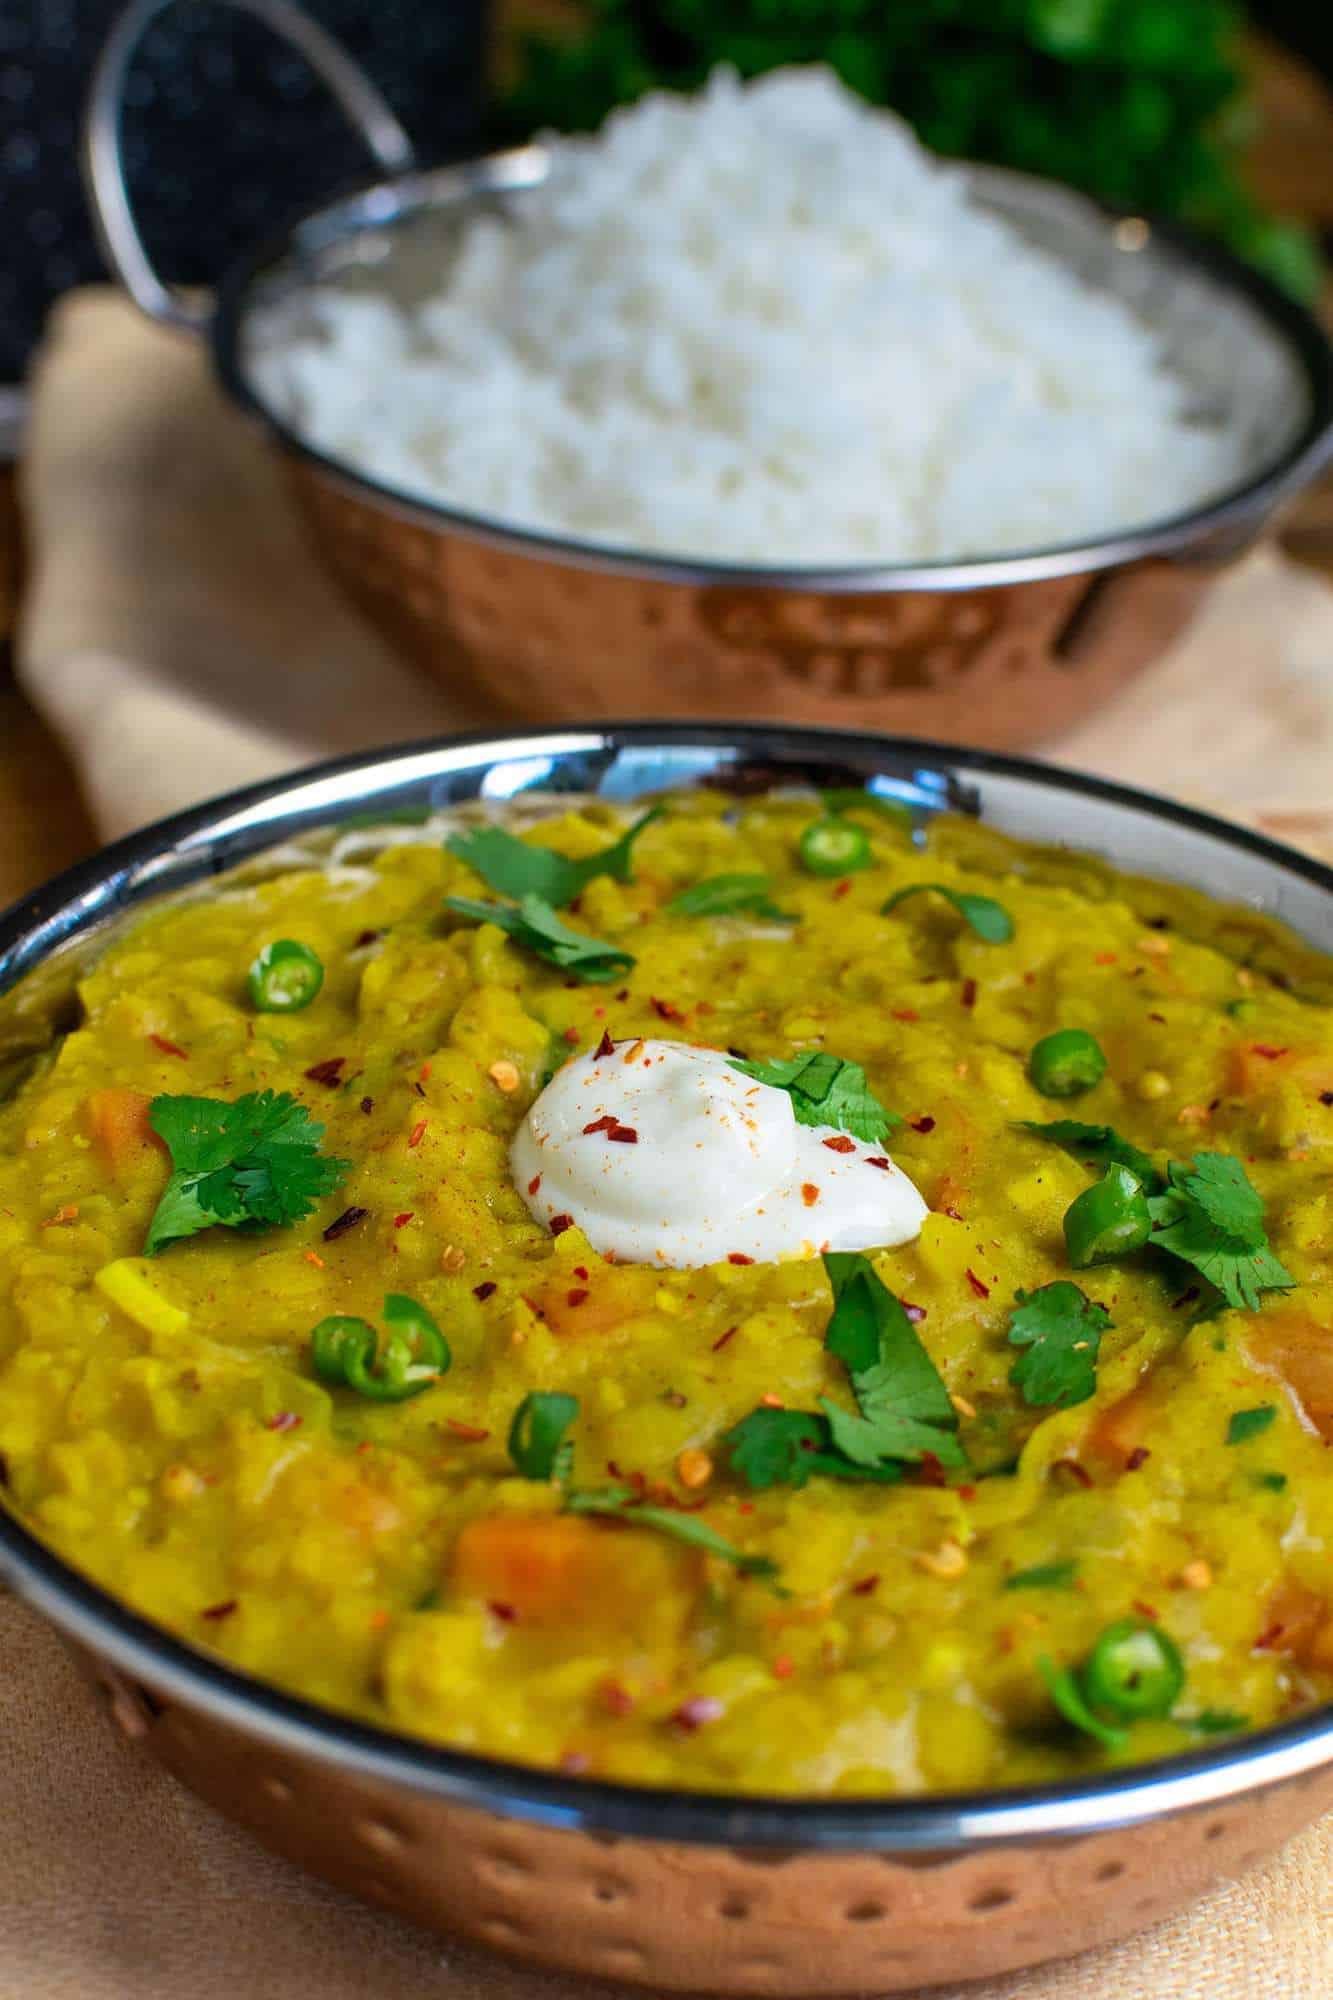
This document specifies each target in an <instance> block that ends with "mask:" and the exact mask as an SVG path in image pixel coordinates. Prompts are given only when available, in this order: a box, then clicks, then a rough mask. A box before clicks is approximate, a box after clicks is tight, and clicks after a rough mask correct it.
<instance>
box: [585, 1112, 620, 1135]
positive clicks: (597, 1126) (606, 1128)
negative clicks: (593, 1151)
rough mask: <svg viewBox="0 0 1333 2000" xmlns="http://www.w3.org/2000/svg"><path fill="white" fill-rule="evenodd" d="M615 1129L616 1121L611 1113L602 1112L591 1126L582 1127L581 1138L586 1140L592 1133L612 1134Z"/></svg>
mask: <svg viewBox="0 0 1333 2000" xmlns="http://www.w3.org/2000/svg"><path fill="white" fill-rule="evenodd" d="M615 1127H616V1121H615V1119H614V1118H613V1117H612V1116H611V1113H610V1112H609V1111H604V1112H603V1113H602V1116H601V1117H600V1118H594V1119H593V1121H592V1123H591V1125H585V1126H584V1128H583V1136H584V1138H585V1139H587V1138H590V1137H591V1136H592V1134H593V1133H594V1132H614V1130H615Z"/></svg>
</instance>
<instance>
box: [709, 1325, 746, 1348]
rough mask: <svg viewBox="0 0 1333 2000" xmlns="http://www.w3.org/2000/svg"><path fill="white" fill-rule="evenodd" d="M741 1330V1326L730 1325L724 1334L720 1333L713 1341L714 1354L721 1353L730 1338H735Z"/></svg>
mask: <svg viewBox="0 0 1333 2000" xmlns="http://www.w3.org/2000/svg"><path fill="white" fill-rule="evenodd" d="M739 1332H740V1327H739V1326H729V1327H728V1328H727V1330H726V1332H725V1333H723V1334H719V1335H718V1337H717V1339H716V1340H715V1341H714V1342H713V1347H712V1352H713V1353H714V1354H720V1353H721V1352H722V1350H723V1348H724V1347H725V1346H726V1344H727V1342H728V1341H729V1340H734V1339H735V1338H736V1335H737V1334H738V1333H739Z"/></svg>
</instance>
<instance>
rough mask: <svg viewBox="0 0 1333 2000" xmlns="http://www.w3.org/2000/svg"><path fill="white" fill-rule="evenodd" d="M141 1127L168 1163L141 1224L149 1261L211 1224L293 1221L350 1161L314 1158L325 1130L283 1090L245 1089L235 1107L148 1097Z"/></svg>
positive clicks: (212, 1100)
mask: <svg viewBox="0 0 1333 2000" xmlns="http://www.w3.org/2000/svg"><path fill="white" fill-rule="evenodd" d="M148 1122H149V1124H150V1125H151V1126H152V1128H153V1130H154V1131H155V1132H156V1133H157V1135H158V1137H159V1138H160V1139H162V1140H163V1141H165V1143H166V1147H167V1150H168V1152H169V1153H170V1154H171V1164H172V1174H171V1178H170V1180H169V1181H168V1182H167V1185H166V1188H165V1189H164V1191H163V1194H162V1199H161V1200H160V1201H159V1202H158V1205H157V1207H156V1209H155V1210H154V1211H153V1216H152V1220H151V1221H150V1223H149V1225H148V1236H147V1238H146V1240H145V1242H144V1255H145V1256H148V1257H155V1256H156V1255H157V1253H158V1252H159V1251H160V1250H165V1249H166V1247H167V1245H168V1244H170V1243H177V1242H180V1241H181V1240H183V1239H184V1238H185V1237H188V1236H194V1235H197V1234H198V1232H199V1231H200V1230H202V1229H211V1228H212V1227H213V1226H214V1225H215V1224H218V1223H220V1224H222V1225H224V1226H225V1227H227V1228H232V1229H238V1228H246V1227H265V1226H282V1225H284V1224H287V1223H292V1222H299V1221H300V1220H301V1218H302V1217H303V1216H306V1215H308V1214H309V1213H310V1211H311V1210H312V1209H313V1208H314V1206H315V1204H316V1203H317V1202H318V1201H319V1200H320V1199H321V1198H322V1197H323V1196H324V1195H326V1194H331V1193H332V1191H333V1189H334V1188H335V1187H336V1186H337V1185H338V1182H339V1181H340V1180H341V1179H342V1178H343V1176H344V1174H346V1173H347V1171H348V1169H349V1168H350V1166H351V1164H352V1163H351V1161H350V1160H335V1159H328V1158H326V1157H324V1156H323V1155H322V1154H321V1153H320V1151H319V1142H320V1140H321V1139H322V1138H323V1137H324V1127H323V1126H322V1125H318V1124H316V1123H315V1121H314V1120H313V1119H312V1118H311V1116H310V1113H309V1112H308V1111H307V1110H306V1108H305V1106H304V1105H303V1104H298V1103H297V1101H296V1099H295V1098H294V1097H291V1096H289V1095H288V1094H287V1093H286V1092H285V1091H284V1092H281V1093H275V1092H273V1091H271V1090H262V1091H257V1092H251V1093H250V1094H249V1095H247V1096H245V1097H238V1098H237V1099H236V1100H235V1101H234V1102H228V1101H227V1100H226V1099H223V1098H215V1097H155V1098H154V1099H153V1102H152V1104H151V1105H150V1106H149V1111H148Z"/></svg>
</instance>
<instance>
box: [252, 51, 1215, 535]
mask: <svg viewBox="0 0 1333 2000" xmlns="http://www.w3.org/2000/svg"><path fill="white" fill-rule="evenodd" d="M549 143H550V144H551V145H552V146H553V150H554V156H555V157H554V165H555V171H554V172H553V174H552V176H551V179H550V181H549V183H548V184H547V186H546V187H544V188H543V189H541V190H540V191H537V192H535V193H533V194H531V195H528V196H525V197H523V198H522V199H521V200H520V201H518V202H516V203H515V205H514V210H513V220H512V221H504V220H498V219H495V218H494V217H488V216H477V217H475V218H474V219H473V220H471V221H470V223H469V224H468V226H467V227H466V230H465V231H464V234H463V241H462V245H461V249H460V250H459V252H458V254H457V258H456V261H453V262H452V263H451V264H450V265H449V268H448V271H447V283H446V282H445V274H444V272H443V271H442V272H441V282H440V285H439V287H438V289H436V290H434V291H433V292H432V293H431V295H430V296H428V297H427V298H426V299H425V300H424V302H417V303H415V304H413V305H412V306H411V307H407V306H404V305H401V304H399V303H396V302H395V300H394V299H393V298H392V297H391V296H388V295H381V296H376V295H375V294H374V293H373V292H368V291H366V290H365V289H349V288H347V287H341V286H337V285H333V284H326V285H325V286H323V287H322V288H320V289H318V290H317V291H316V292H315V293H314V295H313V300H312V298H311V295H310V294H309V293H307V294H306V295H305V298H304V301H302V302H299V303H296V304H288V305H285V306H280V307H276V308H269V309H268V310H267V313H266V316H265V317H264V319H263V320H262V321H261V322H260V323H259V328H258V332H257V335H256V336H254V337H252V345H251V354H250V365H251V374H252V379H253V380H254V382H255V385H256V387H257V389H258V391H259V393H260V395H261V397H262V398H263V399H264V400H266V401H268V402H269V403H270V404H271V406H272V407H273V408H274V409H275V410H276V411H277V412H279V413H280V414H281V415H283V416H285V417H286V418H287V420H288V421H289V422H291V423H293V424H294V426H295V427H296V428H297V429H298V431H299V432H300V433H301V434H303V435H304V436H305V437H306V438H308V439H309V440H310V441H311V442H312V443H314V444H315V445H317V446H318V447H320V448H321V449H322V450H324V451H325V452H327V453H329V454H331V455H332V456H334V457H336V458H339V459H342V460H344V461H347V462H350V463H352V464H354V465H356V466H358V467H360V468H362V469H363V470H365V471H367V472H369V473H370V474H372V475H373V476H375V477H378V478H379V479H381V480H384V481H386V482H388V483H389V484H390V485H392V486H395V487H398V488H400V489H401V490H403V491H405V492H408V493H411V494H415V495H420V496H421V497H423V498H425V499H429V500H436V501H441V502H444V503H446V504H448V505H450V506H452V507H456V508H462V509H466V510H469V511H472V512H476V513H480V514H484V515H488V516H492V517H495V518H498V519H499V520H501V521H503V522H505V523H507V524H513V525H517V526H522V527H526V528H533V529H540V530H546V531H548V532H553V533H556V534H560V535H565V536H573V537H576V538H579V539H582V540H585V541H589V542H594V543H600V544H603V545H610V546H616V547H620V548H625V547H630V548H639V549H644V550H654V551H659V552H664V553H670V554H675V555H680V556H695V557H702V558H712V559H715V560H728V559H730V560H735V561H740V562H760V563H782V564H814V563H823V564H837V563H855V562H860V561H865V560H879V561H885V562H891V561H906V560H912V559H916V560H931V559H936V560H946V559H950V558H958V557H965V556H968V555H979V554H985V553H996V552H1000V551H1006V550H1008V551H1012V550H1020V549H1028V548H1038V547H1042V546H1049V545H1051V544H1053V543H1060V542H1069V541H1074V540H1079V539H1082V538H1084V537H1088V536H1095V535H1099V534H1105V533H1109V532H1112V531H1115V530H1118V529H1124V528H1127V527H1131V526H1134V525H1136V524H1142V523H1145V522H1147V521H1150V520H1157V519H1161V518H1162V517H1164V516H1167V515H1170V514H1173V513H1176V512H1180V511H1184V510H1185V509H1188V508H1190V507H1192V506H1194V505H1195V504H1196V503H1198V502H1200V501H1201V500H1203V499H1205V498H1206V497H1208V496H1210V495H1212V494H1215V493H1217V492H1219V491H1221V490H1222V489H1224V488H1226V487H1227V486H1229V485H1233V484H1235V483H1237V481H1238V480H1239V479H1240V478H1241V477H1242V476H1243V474H1244V472H1245V470H1246V459H1245V452H1244V449H1243V445H1242V441H1241V439H1240V438H1239V437H1238V436H1237V435H1236V434H1235V432H1234V431H1232V430H1229V429H1223V428H1218V427H1210V426H1205V425H1202V424H1199V423H1197V422H1190V421H1188V419H1187V405H1188V400H1189V391H1188V389H1187V388H1186V386H1185V384H1184V383H1183V382H1182V381H1180V380H1179V379H1177V378H1176V377H1175V376H1173V375H1172V374H1171V373H1170V372H1169V371H1168V370H1167V369H1166V367H1165V366H1164V363H1163V356H1162V348H1161V342H1160V339H1159V337H1158V336H1157V334H1155V333H1154V331H1152V330H1151V329H1149V328H1147V327H1145V326H1144V325H1143V324H1142V323H1141V322H1140V321H1139V320H1137V319H1136V318H1135V317H1134V316H1133V315H1132V314H1131V313H1130V311H1129V310H1128V309H1127V308H1126V307H1124V306H1123V305H1121V304H1120V303H1118V302H1117V301H1116V300H1114V299H1112V298H1110V297H1108V296H1106V295H1104V294H1100V293H1097V292H1094V291H1092V290H1090V289H1088V288H1087V287H1085V286H1084V285H1083V284H1081V283H1080V281H1079V280H1078V279H1077V278H1076V277H1075V276H1074V275H1073V274H1072V273H1071V272H1070V271H1068V270H1066V269H1065V268H1064V267H1062V266H1061V265H1060V264H1059V263H1057V262H1055V261H1054V260H1053V259H1051V258H1048V257H1046V256H1044V255H1042V254H1040V253H1039V252H1037V251H1036V250H1034V249H1032V248H1030V247H1028V246H1027V245H1026V244H1024V243H1023V242H1022V241H1021V240H1020V239H1019V237H1018V236H1017V235H1016V234H1015V233H1014V231H1013V230H1011V229H1010V228H1008V227H1007V226H1006V225H1004V224H1003V223H1001V222H999V221H997V220H995V219H994V218H993V217H992V216H990V215H987V214H984V213H982V212H981V211H980V210H979V209H977V208H975V207H973V206H971V205H970V204H969V202H968V200H967V197H966V194H965V191H964V188H963V185H962V182H961V178H960V176H959V174H958V172H957V170H956V169H954V168H952V167H950V166H949V165H947V164H944V163H942V162H940V161H938V160H936V159H935V158H933V157H932V156H931V155H930V154H929V153H927V152H926V151H924V150H923V148H922V147H921V146H920V145H919V144H918V143H917V141H916V139H915V138H914V137H913V135H912V133H911V131H910V130H909V128H908V127H907V126H906V125H905V124H903V123H902V122H901V121H900V120H899V119H897V118H894V117H890V116H887V115H886V114H884V113H883V112H878V111H874V110H872V109H870V108H869V106H867V105H866V104H865V103H864V102H863V101H862V100H861V99H860V98H858V97H856V96H854V95H853V94H852V93H851V92H850V91H848V90H846V89H844V88H843V87H842V85H841V84H840V83H839V82H838V81H837V80H836V78H835V77H834V76H833V74H832V72H831V71H829V70H826V69H813V68H812V69H789V70H783V71H779V72H776V73H774V74H772V75H769V76H766V77H763V78H761V79H759V80H758V81H757V82H754V83H751V84H748V85H742V84H740V83H739V82H738V81H737V80H736V78H735V77H734V76H733V75H732V74H730V73H728V72H724V71H719V72H718V73H717V74H716V75H715V76H714V77H713V78H712V80H711V82H710V83H709V85H708V86H707V88H706V89H705V90H704V91H703V92H702V93H701V94H699V95H698V96H696V97H692V98H686V97H678V96H668V95H665V94H658V95H655V96H650V97H647V98H645V99H643V100H642V102H640V103H639V104H637V105H636V106H634V107H633V108H632V109H630V110H626V111H621V112H617V113H616V114H615V115H614V116H613V117H612V118H610V119H609V120H608V122H607V124H606V126H605V127H604V129H603V130H602V131H601V132H600V133H599V134H598V135H597V136H596V137H594V138H591V139H557V140H554V141H551V142H549Z"/></svg>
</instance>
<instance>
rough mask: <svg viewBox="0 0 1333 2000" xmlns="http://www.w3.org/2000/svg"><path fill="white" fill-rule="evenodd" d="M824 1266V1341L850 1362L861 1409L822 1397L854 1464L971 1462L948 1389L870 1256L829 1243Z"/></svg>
mask: <svg viewBox="0 0 1333 2000" xmlns="http://www.w3.org/2000/svg"><path fill="white" fill-rule="evenodd" d="M824 1269H825V1270H826V1271H827V1273H828V1278H829V1283H830V1285H832V1287H833V1313H832V1317H831V1318H830V1320H829V1323H828V1327H827V1329H826V1331H825V1334H824V1346H825V1347H826V1348H827V1350H828V1352H829V1353H830V1354H832V1355H834V1356H835V1357H836V1359H837V1360H839V1361H841V1363H842V1365H843V1367H844V1368H845V1369H846V1370H847V1375H848V1379H849V1380H850V1382H851V1385H852V1394H853V1395H854V1396H855V1398H856V1406H857V1410H858V1412H859V1414H858V1415H857V1416H850V1415H849V1414H848V1413H847V1412H846V1411H845V1410H842V1409H840V1408H839V1407H838V1405H837V1404H836V1403H831V1402H830V1401H829V1400H828V1398H827V1397H826V1396H823V1397H821V1398H820V1407H821V1408H822V1410H823V1411H824V1414H825V1415H826V1416H827V1418H828V1420H829V1426H830V1429H831V1432H832V1437H833V1443H834V1446H835V1447H836V1449H837V1450H838V1451H839V1452H841V1454H842V1456H843V1457H844V1458H848V1459H850V1460H851V1461H852V1463H853V1464H854V1465H863V1466H864V1465H870V1466H873V1465H879V1464H881V1463H882V1462H883V1461H884V1460H885V1459H908V1460H915V1459H921V1458H924V1457H926V1456H927V1455H931V1456H933V1457H935V1458H937V1459H938V1460H939V1462H940V1463H941V1465H963V1464H966V1458H965V1456H964V1453H963V1448H962V1446H961V1445H960V1444H959V1442H958V1439H957V1438H956V1436H955V1435H954V1433H955V1432H956V1431H957V1429H958V1413H957V1411H956V1410H955V1409H954V1406H953V1403H952V1402H951V1400H950V1397H949V1391H948V1389H947V1388H946V1387H945V1385H944V1382H943V1379H942V1378H941V1376H940V1373H939V1370H938V1369H937V1368H936V1366H935V1363H934V1362H933V1361H932V1360H931V1358H930V1356H929V1354H928V1353H927V1352H926V1350H925V1348H924V1347H923V1346H922V1344H921V1340H920V1337H919V1335H918V1334H917V1330H916V1328H915V1327H914V1326H913V1325H912V1322H911V1320H910V1319H908V1317H907V1314H906V1313H905V1312H904V1311H903V1308H902V1304H901V1302H900V1301H899V1300H898V1299H896V1298H895V1297H894V1295H893V1293H892V1292H891V1291H890V1290H889V1288H888V1286H887V1285H885V1284H884V1283H883V1282H882V1280H881V1279H880V1278H879V1277H878V1275H877V1274H876V1271H875V1267H874V1265H873V1264H872V1263H871V1262H870V1259H869V1258H868V1257H863V1256H862V1255H861V1254H860V1252H859V1251H831V1252H829V1253H828V1254H827V1255H826V1256H825V1258H824Z"/></svg>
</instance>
